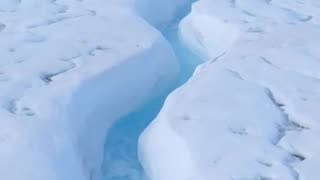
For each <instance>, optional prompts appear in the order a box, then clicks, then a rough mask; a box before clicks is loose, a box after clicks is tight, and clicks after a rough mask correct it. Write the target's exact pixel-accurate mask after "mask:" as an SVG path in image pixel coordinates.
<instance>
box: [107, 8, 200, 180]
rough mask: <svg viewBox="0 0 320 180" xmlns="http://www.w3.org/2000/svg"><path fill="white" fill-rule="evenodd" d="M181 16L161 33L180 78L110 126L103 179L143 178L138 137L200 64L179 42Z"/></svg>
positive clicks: (138, 179) (141, 179)
mask: <svg viewBox="0 0 320 180" xmlns="http://www.w3.org/2000/svg"><path fill="white" fill-rule="evenodd" d="M187 11H190V10H186V12H183V13H182V14H183V16H184V15H186V14H187V13H188V12H187ZM183 16H182V15H181V17H178V18H177V21H176V22H175V23H173V24H172V26H170V27H169V28H168V29H167V30H165V31H163V35H164V36H165V37H166V38H167V40H168V41H169V42H170V44H171V45H172V48H173V49H174V51H175V54H176V56H177V59H178V60H179V63H180V67H181V72H180V75H179V78H178V79H177V81H176V83H175V84H174V85H173V86H172V87H170V88H168V89H169V90H168V91H167V92H165V93H164V94H163V95H161V96H160V97H157V98H155V99H153V100H151V101H150V102H148V103H146V104H144V105H143V107H141V108H140V109H138V110H137V111H135V112H133V113H131V114H129V115H127V116H126V117H124V118H122V119H121V120H119V121H118V122H117V123H116V124H114V125H113V127H112V128H111V130H110V132H109V134H108V136H107V139H106V142H105V154H104V157H105V158H104V163H103V180H144V173H143V169H142V167H141V165H140V163H139V160H138V155H137V148H138V147H137V142H138V138H139V136H140V134H141V133H142V132H143V130H144V129H145V128H146V127H147V126H148V124H149V123H150V122H151V121H152V120H153V119H154V118H155V117H156V116H157V114H158V113H159V111H160V110H161V107H162V105H163V103H164V101H165V99H166V97H167V96H168V95H169V94H170V93H171V92H172V91H173V90H175V89H176V88H177V87H179V86H181V85H182V84H184V83H185V82H186V81H187V80H188V79H189V78H190V77H191V76H192V74H193V72H194V70H195V68H196V66H197V65H198V64H200V60H199V58H198V57H196V56H195V55H193V54H192V53H191V52H190V51H188V50H187V49H186V48H184V46H183V45H182V44H181V42H180V41H179V38H178V34H177V29H178V28H177V25H178V22H179V21H180V20H181V19H182V17H183Z"/></svg>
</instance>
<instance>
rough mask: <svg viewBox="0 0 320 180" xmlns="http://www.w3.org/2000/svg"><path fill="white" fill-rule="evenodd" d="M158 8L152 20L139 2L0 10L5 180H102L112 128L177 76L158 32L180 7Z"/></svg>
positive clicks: (9, 5)
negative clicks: (105, 147)
mask: <svg viewBox="0 0 320 180" xmlns="http://www.w3.org/2000/svg"><path fill="white" fill-rule="evenodd" d="M142 1H143V0H142ZM177 2H178V1H177ZM145 3H147V1H145ZM166 3H168V6H167V4H166ZM159 5H166V8H165V9H167V10H168V11H167V12H163V10H164V9H162V11H161V12H162V13H160V14H156V16H155V14H153V15H152V16H154V17H157V18H155V19H150V20H149V21H148V22H147V21H145V20H144V19H143V18H142V17H141V14H148V12H147V11H145V9H144V8H153V7H149V6H144V2H140V1H138V2H137V1H130V0H122V1H118V0H110V1H102V0H93V1H87V0H84V1H74V0H56V1H51V0H31V1H24V0H22V1H15V0H5V1H1V2H0V14H1V18H0V47H1V48H0V59H1V61H0V103H1V104H0V107H1V108H0V116H1V132H0V137H1V138H0V139H1V140H0V141H1V142H0V159H1V161H0V174H1V179H5V180H21V179H26V180H29V179H30V180H31V179H32V180H43V179H46V180H64V179H65V180H69V179H70V178H72V179H77V180H87V179H97V178H99V174H100V166H101V164H102V162H101V161H102V159H103V157H102V156H103V145H104V140H105V134H106V133H107V131H108V128H109V127H110V126H111V124H112V123H113V122H114V121H115V120H117V119H119V118H120V117H122V116H125V115H126V114H128V113H129V112H132V111H133V110H135V109H137V108H138V107H139V106H140V105H141V104H143V103H145V102H146V101H148V100H149V99H150V98H152V97H155V96H157V95H158V94H161V93H162V92H163V91H165V90H166V87H169V86H170V84H171V83H172V82H173V81H174V80H175V78H176V76H177V74H178V72H179V66H178V64H177V61H176V59H175V56H174V53H173V50H172V49H171V47H170V45H169V43H168V42H167V41H166V40H165V39H164V37H163V36H162V35H161V33H160V32H159V31H158V30H157V29H156V28H154V27H157V28H158V27H162V28H164V27H165V26H166V24H167V23H169V22H170V21H171V20H172V19H173V18H174V15H175V11H177V10H178V5H179V4H174V3H172V1H166V2H165V1H163V4H162V3H159V4H158V5H157V7H161V6H159ZM179 6H180V5H179ZM154 7H156V6H154ZM170 7H174V8H170ZM137 9H138V10H139V12H141V13H137V11H138V10H137ZM158 12H160V11H158ZM149 15H150V16H148V17H150V18H151V17H152V16H151V14H149ZM168 15H169V16H168ZM162 17H163V18H162ZM150 24H152V25H153V26H154V27H153V26H151V25H150Z"/></svg>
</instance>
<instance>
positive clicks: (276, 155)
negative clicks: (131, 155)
mask: <svg viewBox="0 0 320 180" xmlns="http://www.w3.org/2000/svg"><path fill="white" fill-rule="evenodd" d="M319 7H320V6H319V2H317V1H312V0H310V1H303V2H301V1H295V0H294V1H286V0H277V1H260V0H249V1H236V0H234V1H222V0H200V1H197V2H196V3H194V4H193V6H192V11H191V13H190V14H188V15H187V16H186V17H185V18H184V19H183V20H182V21H181V22H180V24H179V37H180V39H181V41H182V42H184V43H185V45H186V46H187V47H189V49H190V50H191V51H193V52H194V53H196V54H198V55H199V56H201V57H202V59H203V60H204V61H205V63H203V64H202V65H200V66H199V67H198V68H197V70H196V72H195V73H194V75H193V77H192V78H191V79H190V80H189V81H188V82H187V83H186V84H185V85H183V86H182V87H181V88H179V89H177V90H176V91H175V92H173V93H172V94H171V95H170V96H169V97H168V98H167V100H166V102H165V104H164V106H163V108H162V110H161V112H160V114H159V115H158V117H157V118H156V119H155V120H154V121H153V122H152V123H151V125H150V126H149V127H148V128H147V129H146V130H145V131H144V133H143V134H142V135H141V137H140V141H139V154H140V160H141V162H142V164H143V167H144V169H145V171H146V173H147V175H148V176H149V178H150V179H152V180H164V179H165V180H207V179H219V180H240V179H261V180H262V179H277V180H298V179H300V180H316V179H317V178H318V172H317V171H318V170H317V168H316V167H319V162H320V153H319V152H320V146H319V145H318V144H317V143H316V142H317V137H319V135H320V129H319V125H320V124H319V118H318V117H320V114H319V113H320V111H319V110H318V109H319V108H318V107H319V103H320V81H319V78H320V74H319V69H320V61H319V59H320V53H319V45H320V43H319V42H320V39H319V37H320V29H319V25H320V23H319V17H320V14H319ZM159 152H160V153H159Z"/></svg>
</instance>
